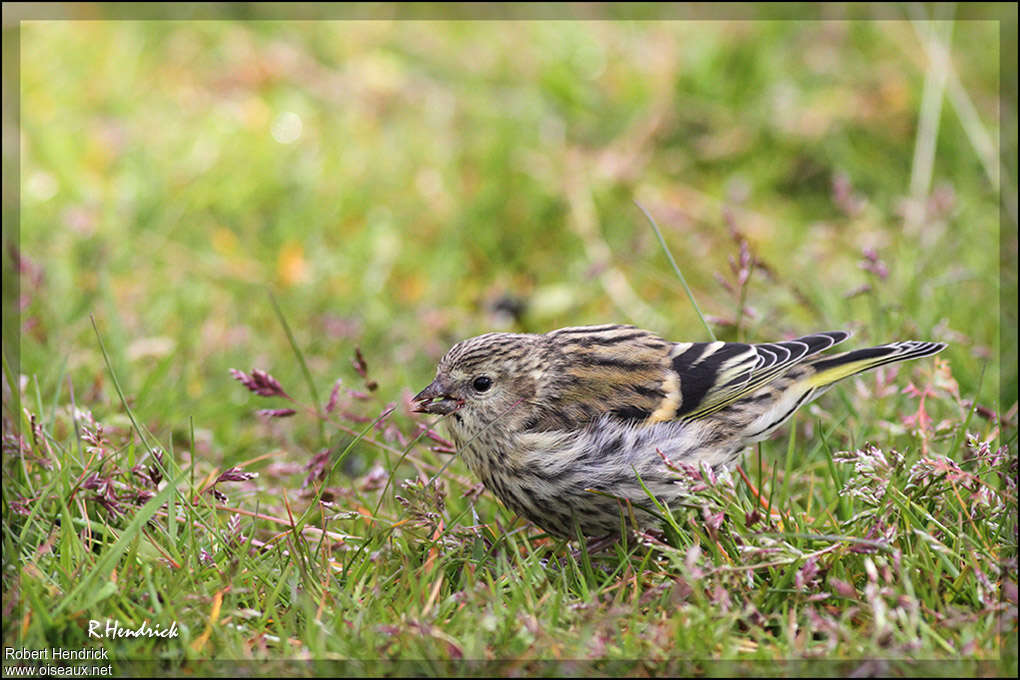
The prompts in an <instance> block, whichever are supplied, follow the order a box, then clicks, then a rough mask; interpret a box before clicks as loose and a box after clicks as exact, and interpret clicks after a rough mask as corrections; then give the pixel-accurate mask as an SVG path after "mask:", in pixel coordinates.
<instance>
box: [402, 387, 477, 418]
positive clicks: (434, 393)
mask: <svg viewBox="0 0 1020 680" xmlns="http://www.w3.org/2000/svg"><path fill="white" fill-rule="evenodd" d="M411 401H412V402H414V412H415V413H436V414H439V415H446V414H447V413H451V412H453V411H456V410H457V409H459V408H460V407H461V406H463V405H464V400H463V399H456V398H454V397H452V396H450V394H449V391H448V390H447V388H446V387H445V386H444V385H443V384H442V383H441V382H439V378H436V379H435V380H433V381H432V384H431V385H429V386H428V387H426V388H425V389H423V390H422V391H421V392H419V393H418V394H416V395H415V396H414V399H412V400H411Z"/></svg>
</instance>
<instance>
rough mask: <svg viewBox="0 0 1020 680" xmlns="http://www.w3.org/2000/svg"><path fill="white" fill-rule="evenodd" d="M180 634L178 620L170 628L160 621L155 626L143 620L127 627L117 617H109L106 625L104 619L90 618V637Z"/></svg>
mask: <svg viewBox="0 0 1020 680" xmlns="http://www.w3.org/2000/svg"><path fill="white" fill-rule="evenodd" d="M180 634H181V632H180V631H179V630H177V622H176V621H174V622H173V623H171V624H170V627H169V628H164V627H163V626H161V625H159V624H158V623H157V624H156V625H155V627H153V626H150V625H149V622H148V621H143V622H142V625H140V626H138V627H137V628H125V627H124V626H122V625H120V621H117V620H115V619H107V620H106V626H105V627H104V626H103V622H102V621H96V620H95V619H89V637H94V638H126V637H135V638H139V637H148V638H156V637H158V638H175V637H178V636H180Z"/></svg>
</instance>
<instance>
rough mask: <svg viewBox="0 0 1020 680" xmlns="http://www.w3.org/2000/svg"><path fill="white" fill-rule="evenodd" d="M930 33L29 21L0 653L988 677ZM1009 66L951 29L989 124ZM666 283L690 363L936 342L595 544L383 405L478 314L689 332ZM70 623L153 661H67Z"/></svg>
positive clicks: (976, 408)
mask: <svg viewBox="0 0 1020 680" xmlns="http://www.w3.org/2000/svg"><path fill="white" fill-rule="evenodd" d="M1014 25H1015V22H1014ZM919 40H920V38H919V34H918V33H917V32H916V31H915V26H913V25H912V24H911V23H909V22H907V21H893V22H875V21H837V22H826V23H822V22H796V21H771V22H749V23H740V24H738V23H733V22H712V23H692V22H583V21H562V22H524V23H504V22H484V23H476V22H432V23H415V22H401V21H396V22H347V23H343V22H339V23H337V22H306V23H295V22H285V21H279V22H277V21H269V22H258V23H245V22H102V21H100V22H85V23H69V22H30V23H26V24H23V27H22V30H21V43H20V46H21V73H20V87H21V92H20V95H21V121H20V123H21V140H22V146H21V178H20V179H21V192H22V194H21V204H20V219H21V231H20V242H19V243H18V246H19V250H18V253H19V254H20V258H21V259H20V261H19V266H20V272H21V289H20V293H21V297H22V300H21V313H20V324H21V327H20V331H21V332H20V338H21V343H20V354H15V353H13V352H12V351H11V350H10V349H9V346H8V344H7V343H5V349H4V360H5V363H4V412H3V418H4V457H3V461H4V462H3V464H4V468H3V474H4V485H3V541H4V548H3V550H4V574H3V583H4V586H3V593H4V594H3V611H4V616H3V630H4V644H5V646H14V647H18V648H22V647H24V648H29V649H41V648H49V647H54V646H62V647H66V648H79V647H87V648H95V647H97V646H101V647H104V648H106V649H107V650H109V653H110V657H111V659H112V663H113V665H114V670H115V672H116V673H118V674H126V673H129V672H139V673H143V674H155V673H157V672H158V673H161V674H162V673H169V674H174V673H185V672H187V673H195V674H212V673H229V672H236V671H238V670H239V669H242V670H246V671H250V672H253V673H260V674H262V673H264V674H276V673H279V674H337V673H341V672H342V673H345V674H359V673H370V674H380V673H388V674H408V673H413V674H429V675H432V674H443V673H472V672H473V673H477V674H488V673H490V672H491V673H495V674H510V673H518V674H520V673H528V674H538V675H553V674H600V675H613V674H621V673H626V674H649V675H651V674H654V675H663V674H668V673H670V672H678V673H695V672H697V673H705V674H722V673H741V674H747V673H759V674H762V673H765V674H776V675H780V674H790V673H795V674H807V673H816V672H817V673H826V674H832V673H837V672H839V673H843V672H852V671H861V672H865V671H871V672H889V673H904V674H906V673H911V674H913V673H930V674H939V675H941V674H945V675H955V674H957V673H960V674H964V673H981V674H985V675H1014V674H1015V672H1016V669H1017V663H1016V621H1017V619H1016V606H1017V603H1016V592H1017V591H1016V583H1017V567H1016V555H1017V551H1016V541H1017V533H1016V532H1017V523H1016V507H1017V496H1016V484H1015V479H1016V473H1017V468H1016V466H1017V441H1016V432H1017V430H1016V427H1017V416H1016V400H1017V371H1016V352H1015V346H1012V347H1011V346H1009V345H1010V343H1015V328H1014V329H1012V330H1011V329H1010V328H1009V327H1008V323H1009V322H1002V320H1001V319H1000V306H999V305H1000V297H1001V301H1002V304H1003V305H1004V306H1005V307H1007V308H1008V307H1009V305H1010V301H1012V304H1013V306H1015V284H1010V285H1006V286H1002V285H1001V284H1002V283H1003V281H1002V280H1000V274H999V266H1000V256H999V246H1000V242H1001V243H1004V244H1006V246H1007V248H1008V247H1010V245H1011V246H1012V248H1014V249H1015V244H1016V240H1015V233H1016V225H1015V224H1014V223H1012V222H1008V221H1007V222H1004V223H1003V224H1002V226H1001V229H1002V230H1003V231H1004V232H1005V233H1004V235H1000V222H999V219H1000V212H999V195H1000V191H999V187H996V186H995V185H994V183H993V182H992V181H990V179H989V177H988V176H987V173H986V171H985V167H986V165H985V164H984V163H983V161H985V160H987V159H985V158H983V157H982V156H981V152H980V151H979V150H976V149H977V147H975V145H974V144H973V143H972V141H971V139H972V137H971V136H970V132H972V131H970V130H968V128H967V125H968V124H969V123H968V122H967V120H966V119H965V118H963V117H961V116H960V115H959V112H958V111H957V109H956V108H954V104H953V101H952V100H951V98H949V97H948V96H947V98H946V100H945V101H944V102H943V106H942V113H941V116H940V118H939V119H938V121H937V123H938V124H937V126H936V130H937V136H936V137H933V138H930V139H922V140H921V142H920V143H921V144H927V143H932V144H934V147H933V150H934V159H935V160H934V165H933V168H932V170H931V173H930V177H928V178H927V179H928V180H929V182H928V183H927V185H928V188H927V189H926V191H925V192H924V195H923V196H921V197H920V199H919V203H918V205H923V206H925V210H924V211H923V212H922V213H920V214H919V217H918V218H917V219H913V218H909V217H904V211H905V210H909V208H908V207H907V206H908V205H909V201H910V199H909V192H910V185H911V178H912V174H913V173H914V172H915V164H916V161H915V141H916V133H917V130H918V129H919V119H920V117H921V115H922V114H921V108H922V106H921V104H922V100H923V86H924V80H925V68H926V65H927V61H926V59H925V58H924V51H923V47H922V45H921V43H920V42H919ZM998 41H999V32H998V25H997V24H996V23H994V22H988V21H958V22H956V23H955V25H954V27H953V33H952V45H951V55H952V58H953V64H954V68H955V71H956V74H957V76H958V78H959V82H960V84H961V85H962V87H963V88H964V90H965V91H966V94H967V96H968V97H969V98H970V100H971V102H972V103H973V106H974V108H975V110H976V111H977V113H978V116H979V119H980V121H981V122H982V125H983V126H984V127H985V128H986V129H987V130H988V131H989V132H990V133H991V134H992V136H993V138H997V137H998V134H999V133H1000V131H999V129H998V127H997V125H998V106H999V99H998V97H999V92H998V90H997V87H998V83H999V79H1000V73H999V64H1000V62H999V50H998V44H999V42H998ZM1002 133H1004V134H1005V133H1007V130H1006V129H1005V127H1004V128H1003V130H1002ZM994 162H995V161H994V159H993V163H994ZM1011 172H1012V178H1008V177H1006V174H1007V173H1004V174H1003V177H1002V178H1001V183H1002V186H1001V189H1002V191H1003V192H1009V191H1012V192H1014V193H1015V184H1010V182H1015V177H1016V172H1015V168H1013V169H1012V171H1011ZM635 200H636V201H637V202H638V203H639V204H640V206H641V208H643V209H645V210H647V212H648V213H649V214H650V215H651V216H652V217H653V218H654V219H655V221H656V223H657V224H658V227H659V229H660V230H661V237H662V239H663V240H664V242H665V244H666V245H667V246H668V247H669V249H670V251H671V252H672V255H673V258H675V261H676V265H677V267H678V268H679V270H680V271H681V272H682V274H683V276H684V277H685V279H686V284H682V283H681V280H680V279H679V278H678V277H677V276H676V273H675V272H674V268H673V266H671V262H670V258H668V257H667V254H666V253H665V252H664V251H663V249H662V246H661V244H660V240H659V238H657V235H656V232H655V231H654V230H653V229H652V228H651V226H649V224H648V221H647V219H646V217H645V215H643V214H642V211H641V208H639V207H638V206H637V205H635ZM1000 237H1001V238H1000ZM7 238H8V235H7V232H6V231H5V246H6V239H7ZM8 254H9V253H5V256H7V255H8ZM5 266H7V264H5ZM1006 283H1008V281H1006ZM687 286H689V289H690V293H691V294H692V295H693V298H694V299H696V300H697V304H698V305H699V306H700V308H701V312H703V313H704V316H705V319H706V320H707V321H708V323H709V325H710V327H711V330H712V332H714V333H715V334H716V335H717V336H718V337H719V338H720V339H722V340H736V339H742V340H751V341H767V340H774V339H776V338H779V337H787V336H791V335H793V334H797V333H805V332H811V331H815V330H825V329H836V328H849V329H852V330H854V331H855V332H856V334H855V336H854V338H852V339H851V340H850V341H849V343H848V344H849V345H852V346H855V347H861V346H865V345H867V344H877V343H880V342H886V341H890V340H896V339H911V338H916V339H930V340H941V341H945V342H948V343H949V345H950V346H949V348H948V349H947V350H946V351H945V352H943V353H942V354H940V355H939V356H938V357H937V358H935V359H934V360H933V359H926V360H923V361H917V362H911V363H910V364H906V365H903V366H902V367H900V368H899V370H898V372H887V373H884V374H868V375H865V376H863V377H861V378H858V379H853V380H851V381H847V382H845V383H844V384H843V385H841V386H840V387H838V388H836V389H834V390H833V391H832V392H831V393H830V394H828V395H826V396H825V397H824V398H823V399H821V400H820V401H818V402H816V403H815V404H814V405H812V406H810V407H809V408H807V409H804V410H803V411H802V412H801V413H800V414H799V415H798V417H797V419H796V421H795V423H794V425H793V426H791V427H788V428H786V429H785V430H784V431H783V432H782V433H781V434H780V435H778V436H777V437H776V438H774V439H773V440H770V441H768V442H764V443H762V444H761V445H760V447H759V448H758V449H757V450H751V451H749V452H748V454H747V455H746V457H745V459H744V462H743V465H742V470H743V471H744V473H745V474H746V479H745V478H744V477H743V476H741V475H740V474H734V475H733V478H732V479H719V480H703V481H704V483H703V485H702V486H703V488H701V489H700V490H699V491H698V492H697V494H695V496H693V497H692V498H691V500H690V502H689V503H686V504H684V505H683V506H682V507H673V508H670V509H669V511H668V518H667V520H666V522H665V527H664V530H663V532H662V533H661V534H655V535H649V536H643V537H639V538H638V539H636V540H635V539H631V540H630V541H629V542H628V543H627V544H620V545H617V546H614V547H613V548H611V549H609V550H607V551H605V552H601V553H593V554H589V553H588V552H587V551H584V550H579V545H578V543H577V542H576V541H573V542H564V541H557V540H552V539H550V538H548V537H545V536H544V535H543V534H542V533H541V532H540V531H539V530H538V529H536V528H535V527H533V526H531V525H528V524H526V523H524V522H523V521H522V520H520V519H518V518H516V517H515V516H514V515H513V513H511V512H509V511H507V510H506V509H505V508H503V507H502V506H501V505H500V504H499V503H498V502H497V501H496V500H495V499H494V498H493V497H492V496H491V495H490V494H489V493H488V492H485V491H482V490H481V489H480V488H479V487H477V486H476V485H477V483H478V480H477V479H475V478H474V477H473V476H472V475H471V473H470V472H469V471H468V470H467V469H466V467H465V466H464V465H463V463H462V461H460V460H459V459H457V458H456V457H451V456H450V455H449V454H447V453H443V452H440V451H436V450H434V449H435V448H442V446H443V444H442V437H443V435H444V434H445V433H444V432H443V428H442V425H438V426H435V427H434V429H430V428H433V426H434V423H433V422H432V420H431V419H423V418H422V417H420V416H418V415H415V414H411V413H409V412H408V410H407V398H408V397H409V396H410V395H413V394H414V393H415V392H417V391H418V390H419V389H421V387H423V386H424V385H426V384H428V382H429V381H430V380H431V378H432V376H433V372H434V369H435V363H436V361H437V360H438V358H439V357H440V356H441V355H442V354H443V352H444V351H445V350H446V349H447V348H448V347H449V346H450V344H452V343H453V342H455V341H456V340H459V339H461V338H464V337H467V336H470V335H474V334H478V333H481V332H486V331H490V330H496V329H505V330H516V331H527V332H541V331H545V330H550V329H552V328H556V327H560V326H566V325H576V324H584V323H604V322H609V321H620V322H633V323H638V324H641V325H645V326H648V327H650V328H652V329H654V330H656V331H657V332H659V333H661V334H662V335H664V336H666V337H669V338H671V339H676V340H703V339H705V338H706V337H707V336H708V333H707V332H706V329H705V326H703V325H702V322H701V320H700V319H699V314H698V313H697V312H696V310H695V308H694V307H693V306H692V305H691V304H690V302H689V301H688V298H687V293H686V292H685V287H687ZM5 295H6V294H5ZM508 307H509V308H513V309H514V310H515V312H514V313H506V312H505V311H502V310H505V309H506V308H508ZM5 313H6V311H5ZM5 327H6V321H5ZM1000 333H1001V334H1002V337H1003V338H1004V340H1003V341H1002V342H1003V344H1005V345H1006V346H1000ZM356 348H360V350H361V353H362V355H363V357H364V364H360V363H358V362H357V361H354V357H355V349H356ZM230 369H238V370H240V371H243V372H244V374H245V376H246V379H248V380H249V381H250V379H251V374H252V372H253V369H259V370H261V371H266V372H267V373H268V374H270V375H271V376H272V377H273V379H275V380H276V381H278V385H279V386H280V389H281V390H282V392H284V393H285V394H286V396H269V397H261V396H257V395H256V394H254V393H253V392H251V391H249V390H246V389H245V386H244V385H243V384H241V383H239V382H238V381H237V380H235V379H234V378H233V377H232V376H231V373H230ZM338 381H339V382H338ZM908 385H913V388H911V389H905V388H907V387H908ZM277 394H278V395H279V392H277ZM19 402H20V403H19ZM328 404H332V406H331V407H328V406H327V405H328ZM390 406H393V407H394V408H393V410H392V412H391V413H388V414H386V411H387V409H388V408H389V407H390ZM261 409H292V410H294V411H295V413H293V414H292V415H290V416H284V415H281V414H277V417H272V416H271V414H266V415H261V416H260V415H256V411H257V410H261ZM384 414H386V415H384ZM423 424H424V425H426V427H425V428H422V425H423ZM19 433H20V434H19ZM235 468H236V469H235ZM248 473H258V476H256V477H251V476H250V475H249V474H248ZM756 492H757V497H756V495H755V494H756ZM217 494H220V495H217ZM759 498H760V499H759ZM763 506H767V507H768V508H769V509H770V510H771V514H770V512H769V510H768V509H766V507H763ZM90 619H97V620H101V621H103V622H104V625H105V621H106V620H107V619H115V620H117V621H119V622H120V623H121V625H123V626H126V627H132V628H135V627H138V626H140V625H141V624H142V622H148V623H149V625H151V626H156V625H159V626H162V627H163V628H164V629H165V628H168V627H169V626H170V625H171V624H176V626H177V629H178V631H179V633H180V636H179V637H177V638H175V639H173V640H162V639H158V638H156V639H130V638H125V639H116V640H111V639H107V640H101V641H95V640H89V638H88V637H87V630H88V622H89V620H90ZM951 662H952V663H951ZM238 664H243V665H241V666H238ZM872 664H877V665H872ZM6 665H8V662H6V661H5V666H6Z"/></svg>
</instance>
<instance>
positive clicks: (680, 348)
mask: <svg viewBox="0 0 1020 680" xmlns="http://www.w3.org/2000/svg"><path fill="white" fill-rule="evenodd" d="M849 336H850V334H849V333H847V332H844V331H828V332H824V333H815V334H813V335H806V336H804V337H802V338H797V339H796V340H785V341H782V342H768V343H761V344H745V343H741V342H669V341H667V340H664V339H662V338H661V337H659V336H658V335H655V334H654V333H651V332H649V331H646V330H642V329H640V328H637V327H635V326H626V325H616V324H611V325H602V326H579V327H571V328H561V329H559V330H555V331H551V332H549V333H546V334H544V335H537V334H515V333H487V334H485V335H479V336H477V337H474V338H469V339H467V340H463V341H461V342H459V343H457V344H456V345H454V346H453V347H452V348H451V349H450V351H449V352H447V353H446V355H445V356H444V357H443V358H442V359H441V360H440V362H439V367H438V369H437V371H436V379H435V380H433V381H432V384H430V385H429V386H428V387H426V388H425V389H424V390H422V391H421V392H419V393H418V394H417V395H416V396H415V397H414V404H415V411H417V412H420V413H434V414H442V415H447V414H449V415H450V416H451V418H449V419H447V424H448V425H449V429H450V431H451V434H452V436H453V440H454V443H455V444H456V446H457V450H458V452H459V453H460V454H461V455H463V457H464V461H465V462H466V463H467V466H468V467H469V468H470V469H471V471H472V472H473V473H474V474H476V475H477V476H478V477H479V478H480V479H481V480H482V481H483V482H484V483H485V486H486V487H487V488H488V489H490V490H491V491H492V492H493V493H495V494H496V496H498V497H499V499H500V500H501V501H502V502H503V503H504V504H505V505H506V506H507V507H508V508H510V509H511V510H513V511H514V512H516V513H517V514H519V515H521V516H523V517H525V518H527V519H528V520H530V521H532V522H534V523H535V524H537V525H538V526H539V527H541V528H542V529H544V530H545V531H547V532H548V533H549V534H552V535H555V536H561V537H568V538H570V537H576V530H578V529H579V530H580V531H581V532H582V533H583V534H585V535H586V536H590V537H596V538H599V537H606V536H609V535H612V534H614V533H616V534H618V532H619V530H620V527H621V526H624V525H626V524H629V523H630V519H629V518H634V519H635V520H636V522H637V524H638V528H640V527H643V526H649V525H652V524H653V523H654V520H655V518H654V516H653V515H652V514H651V513H650V512H648V511H649V510H651V509H653V503H652V502H651V499H650V498H649V496H648V492H646V491H645V488H647V489H648V491H649V492H651V493H652V494H654V495H655V496H656V497H657V498H658V499H659V500H660V501H663V502H665V503H669V502H671V501H674V500H677V499H680V498H682V497H683V496H684V495H685V493H686V485H685V482H684V481H683V480H682V479H681V477H680V475H678V474H677V473H676V472H675V470H672V469H670V466H669V465H667V462H666V460H665V459H668V460H669V461H671V462H672V463H674V464H676V463H686V464H689V465H692V466H694V467H695V468H696V469H700V467H701V465H702V464H707V465H709V466H711V468H712V469H713V471H715V472H721V471H722V470H724V469H729V468H731V467H733V466H734V465H735V464H736V463H737V460H738V458H739V456H740V453H741V452H742V451H743V450H744V448H745V447H747V446H748V445H749V444H751V443H752V442H756V441H759V440H762V439H765V438H766V437H768V436H769V435H770V434H771V433H772V432H774V431H775V430H776V428H778V427H779V426H780V425H782V424H783V423H785V422H786V421H787V420H789V418H790V417H791V416H792V415H793V413H794V411H796V410H797V409H798V408H799V407H801V406H803V405H804V404H806V403H808V402H809V401H811V400H813V399H814V398H816V397H817V396H818V395H820V394H822V393H823V392H824V391H826V390H827V389H828V388H829V387H831V386H832V384H833V383H835V382H837V381H839V380H842V379H843V378H846V377H849V376H851V375H855V374H857V373H861V372H862V371H867V370H869V369H872V368H876V367H878V366H883V365H885V364H890V363H893V362H897V361H906V360H908V359H916V358H919V357H926V356H929V355H932V354H935V353H936V352H939V351H941V350H942V349H944V348H945V347H946V345H945V344H943V343H938V342H919V341H913V340H911V341H905V342H893V343H889V344H887V345H879V346H878V347H869V348H867V349H858V350H853V351H850V352H843V353H842V354H834V355H823V356H817V355H818V353H819V352H821V351H823V350H826V349H828V348H829V347H832V346H833V345H835V344H837V343H840V342H842V341H844V340H846V339H847V338H848V337H849ZM674 467H675V465H674ZM639 477H640V480H639ZM642 484H643V485H644V488H643V487H642ZM628 505H629V506H630V507H628ZM621 518H622V519H623V520H624V524H621Z"/></svg>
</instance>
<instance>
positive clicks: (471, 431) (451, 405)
mask: <svg viewBox="0 0 1020 680" xmlns="http://www.w3.org/2000/svg"><path fill="white" fill-rule="evenodd" d="M546 345H547V342H546V340H545V337H544V336H540V335H521V334H516V333H487V334H485V335H479V336H477V337H474V338H468V339H467V340H463V341H461V342H459V343H457V344H456V345H454V346H453V347H452V348H451V349H450V351H449V352H447V353H446V355H445V356H444V357H443V358H442V359H441V360H440V362H439V368H438V370H437V371H436V379H435V380H433V381H432V383H431V384H430V385H429V386H428V387H426V388H425V389H423V390H422V391H421V392H419V393H418V394H417V395H416V396H415V397H414V403H415V411H417V412H419V413H435V414H441V415H446V414H451V419H450V422H449V425H450V429H451V431H452V433H453V435H454V439H456V440H459V441H458V444H461V443H463V442H464V441H465V440H467V439H468V438H470V437H472V436H474V435H475V434H477V433H479V432H480V431H481V430H482V429H485V428H499V429H505V430H512V431H515V430H517V429H519V428H520V427H521V425H522V424H523V423H524V422H526V421H527V420H528V418H529V414H530V412H531V411H532V410H533V409H534V408H535V406H536V404H537V403H538V402H537V399H536V397H537V396H538V394H539V391H540V388H541V385H542V383H543V377H544V375H545V373H546V371H547V370H548V364H549V356H548V351H547V350H548V348H547V347H546Z"/></svg>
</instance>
